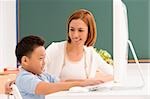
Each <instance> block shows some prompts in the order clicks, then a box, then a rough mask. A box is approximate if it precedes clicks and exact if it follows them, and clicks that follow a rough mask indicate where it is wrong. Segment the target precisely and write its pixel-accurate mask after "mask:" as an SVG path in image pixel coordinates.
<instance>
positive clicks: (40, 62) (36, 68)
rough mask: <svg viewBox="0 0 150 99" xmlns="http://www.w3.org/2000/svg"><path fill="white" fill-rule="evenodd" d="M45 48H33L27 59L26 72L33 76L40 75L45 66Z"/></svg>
mask: <svg viewBox="0 0 150 99" xmlns="http://www.w3.org/2000/svg"><path fill="white" fill-rule="evenodd" d="M45 55H46V54H45V48H44V47H43V46H39V47H37V48H35V49H34V50H33V52H32V54H31V56H30V57H28V66H27V68H28V70H29V71H31V72H32V73H34V74H40V73H42V71H43V68H44V65H45Z"/></svg>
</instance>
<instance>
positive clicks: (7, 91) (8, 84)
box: [5, 80, 15, 94]
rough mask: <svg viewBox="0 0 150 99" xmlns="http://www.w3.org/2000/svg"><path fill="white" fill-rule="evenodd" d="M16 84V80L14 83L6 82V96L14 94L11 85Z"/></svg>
mask: <svg viewBox="0 0 150 99" xmlns="http://www.w3.org/2000/svg"><path fill="white" fill-rule="evenodd" d="M14 83H15V80H13V81H8V82H6V84H5V94H12V93H11V92H12V88H11V85H12V84H14Z"/></svg>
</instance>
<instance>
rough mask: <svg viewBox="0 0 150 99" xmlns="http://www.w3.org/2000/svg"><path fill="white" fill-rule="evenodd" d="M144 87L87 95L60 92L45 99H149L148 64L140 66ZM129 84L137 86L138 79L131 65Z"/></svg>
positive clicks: (149, 65)
mask: <svg viewBox="0 0 150 99" xmlns="http://www.w3.org/2000/svg"><path fill="white" fill-rule="evenodd" d="M141 67H142V70H143V73H144V78H145V86H144V87H143V88H141V89H130V90H129V89H128V90H121V89H120V90H102V91H95V92H87V93H71V92H69V91H60V92H56V93H53V94H49V95H46V98H45V99H85V98H86V99H150V85H149V84H150V63H142V64H141ZM128 75H130V76H129V78H130V79H129V83H130V84H131V83H133V84H135V85H136V84H139V83H140V81H141V80H140V77H139V76H137V75H139V73H138V71H137V66H136V65H135V64H134V63H132V64H129V65H128Z"/></svg>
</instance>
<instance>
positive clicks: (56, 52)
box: [45, 41, 113, 79]
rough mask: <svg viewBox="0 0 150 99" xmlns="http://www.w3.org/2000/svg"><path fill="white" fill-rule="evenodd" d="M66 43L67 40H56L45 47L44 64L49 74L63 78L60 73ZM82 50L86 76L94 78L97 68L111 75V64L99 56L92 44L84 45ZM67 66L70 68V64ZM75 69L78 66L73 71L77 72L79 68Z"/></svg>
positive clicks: (62, 66)
mask: <svg viewBox="0 0 150 99" xmlns="http://www.w3.org/2000/svg"><path fill="white" fill-rule="evenodd" d="M66 44H67V41H62V42H56V43H55V42H53V43H52V44H51V45H49V46H48V47H47V49H46V66H45V67H46V70H47V72H49V73H50V74H53V75H54V76H57V77H60V78H61V79H63V76H62V75H61V73H62V70H63V68H64V62H65V49H66V47H65V46H66ZM84 51H85V54H84V55H85V71H86V74H87V78H94V77H95V74H96V71H97V69H100V70H101V71H103V72H105V73H107V74H111V75H112V74H113V67H112V66H111V65H109V64H107V63H106V62H105V61H104V60H103V59H102V58H101V57H100V55H98V54H97V52H96V51H95V50H94V48H93V47H92V46H90V47H87V46H84ZM68 63H69V62H68ZM69 64H70V66H71V65H74V64H73V63H71V62H70V63H69ZM65 68H67V66H65ZM69 68H72V66H71V67H69ZM74 68H75V67H74ZM79 68H82V67H79ZM77 69H78V68H76V70H75V71H74V73H75V72H77V73H78V72H79V70H77ZM83 71H84V70H83ZM63 72H65V71H63ZM83 74H84V73H83ZM64 75H68V76H69V75H70V73H69V72H67V73H65V74H64ZM78 76H79V75H78ZM81 76H83V75H81ZM74 77H75V74H74ZM80 78H81V77H80ZM72 79H74V78H72Z"/></svg>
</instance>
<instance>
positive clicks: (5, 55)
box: [0, 0, 17, 70]
mask: <svg viewBox="0 0 150 99" xmlns="http://www.w3.org/2000/svg"><path fill="white" fill-rule="evenodd" d="M16 35H17V33H16V0H0V69H1V70H2V69H3V68H5V67H16V64H17V61H16V57H15V46H16V42H17V36H16Z"/></svg>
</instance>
